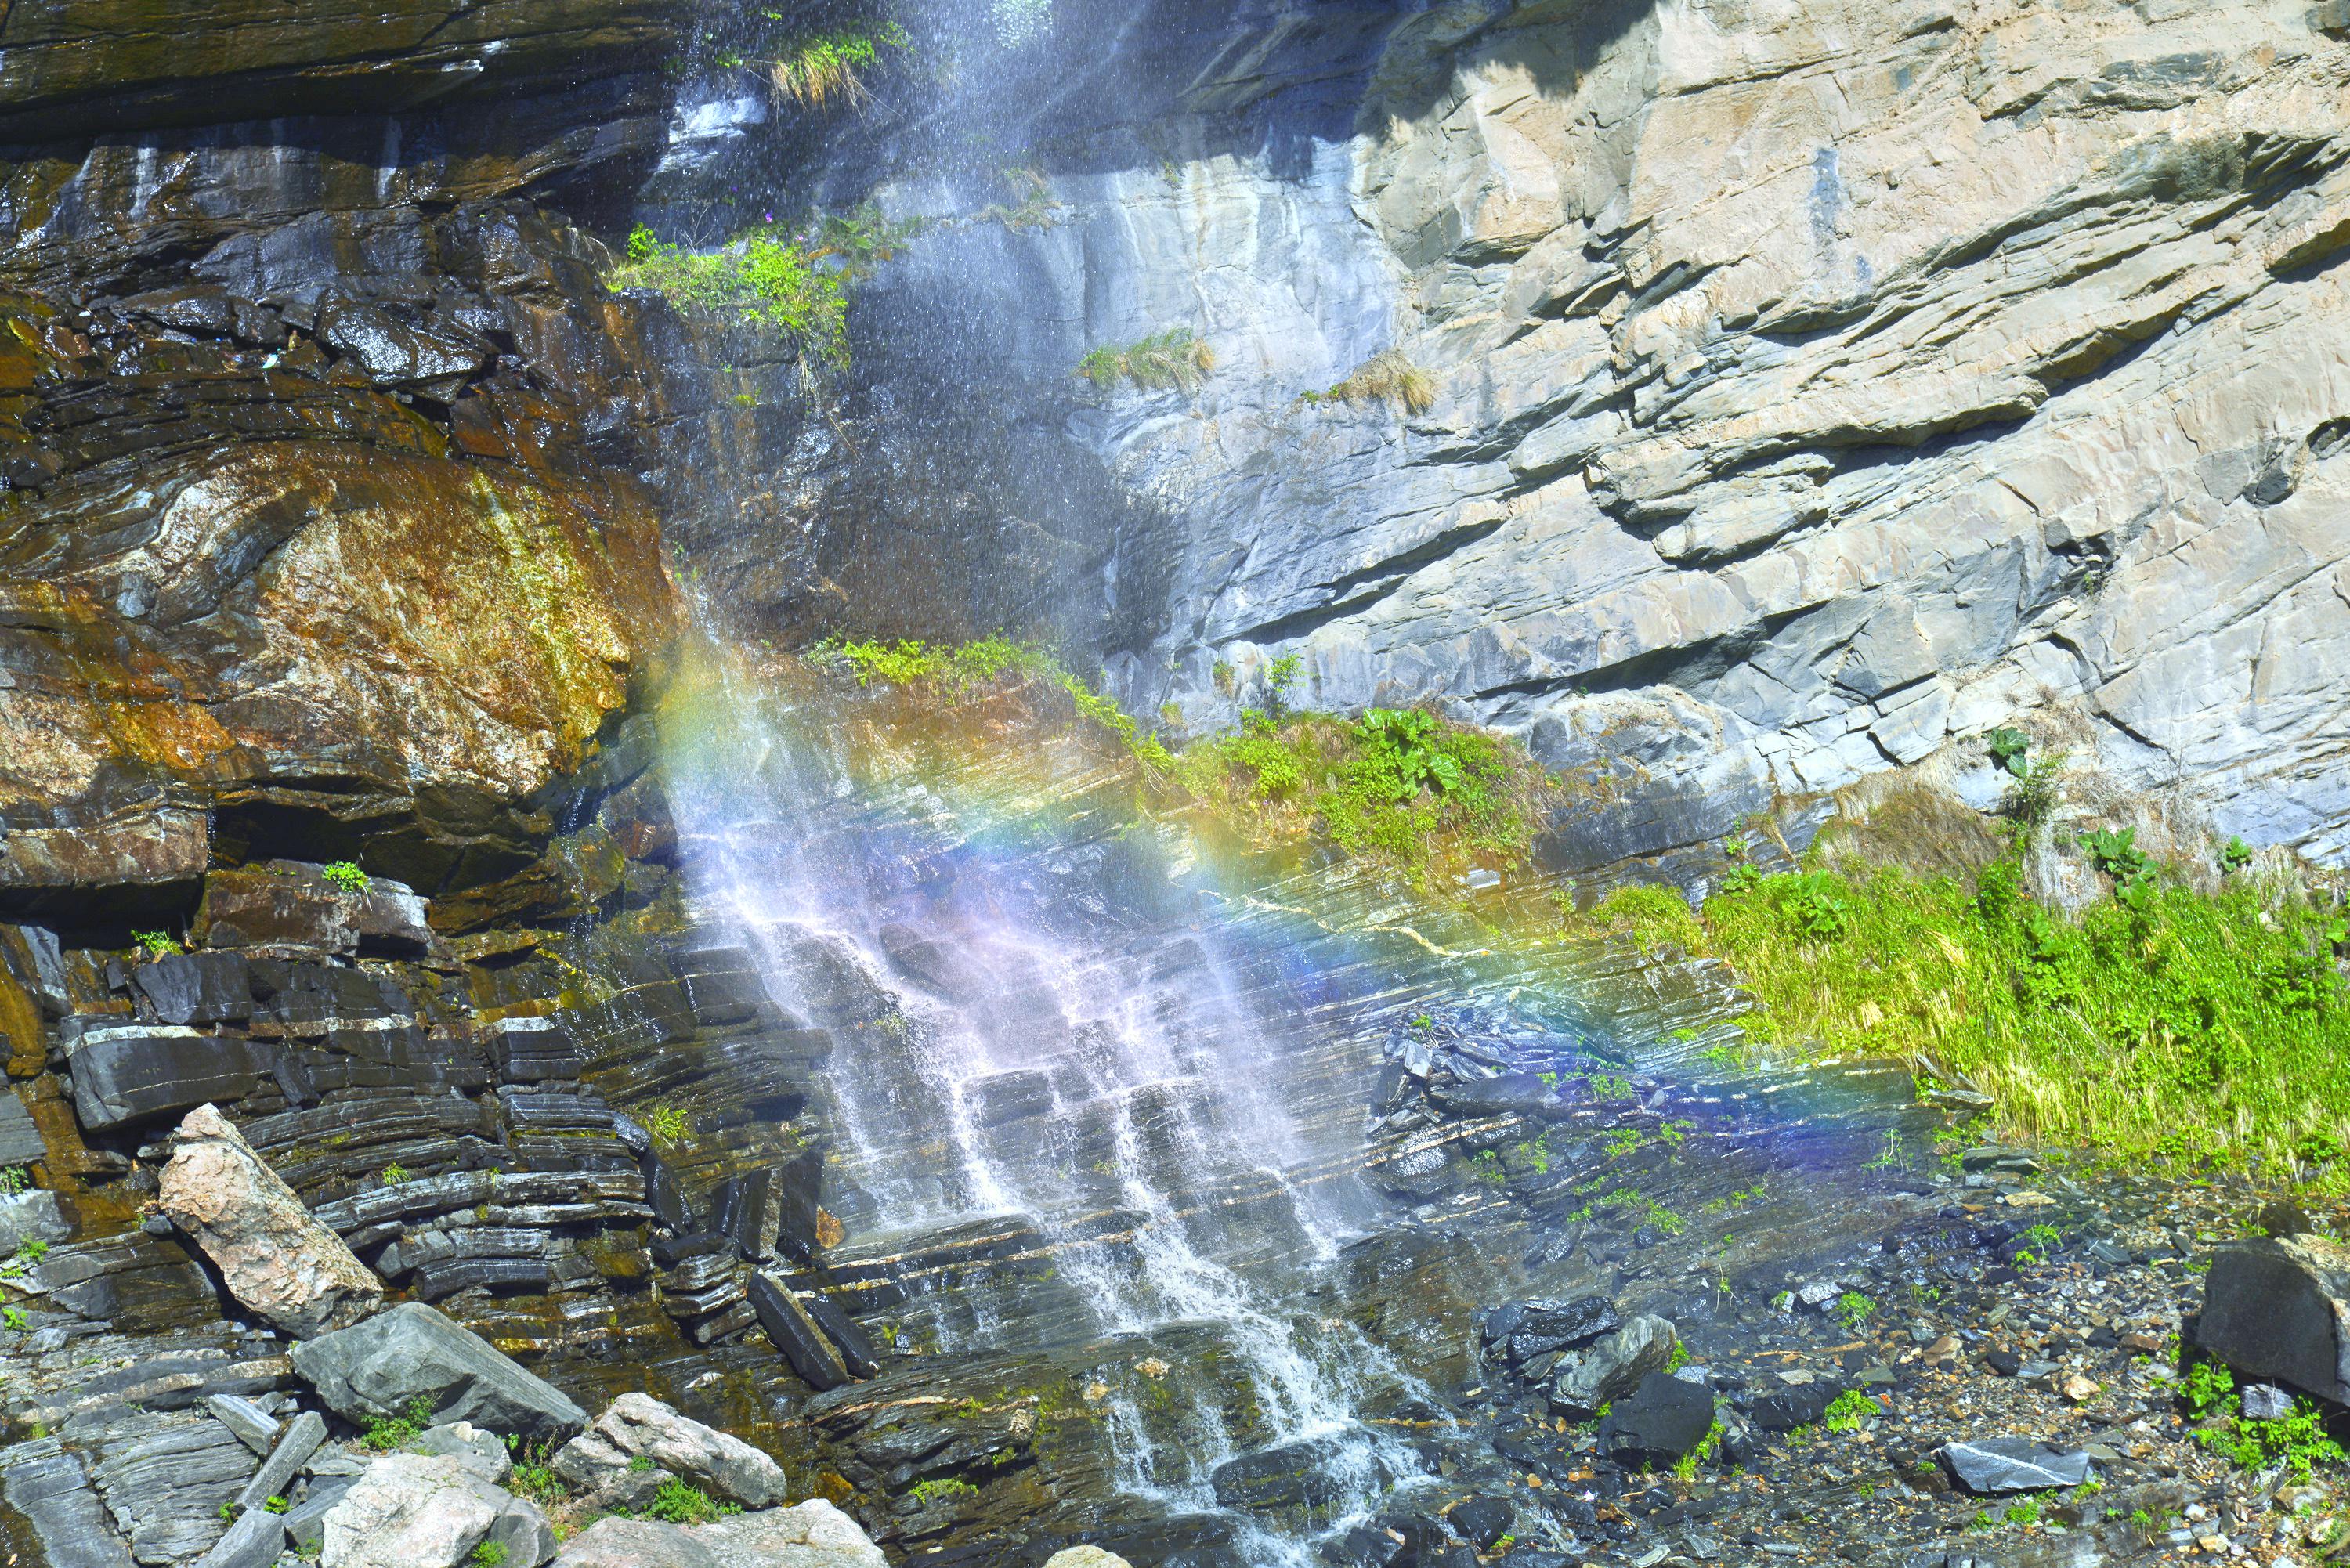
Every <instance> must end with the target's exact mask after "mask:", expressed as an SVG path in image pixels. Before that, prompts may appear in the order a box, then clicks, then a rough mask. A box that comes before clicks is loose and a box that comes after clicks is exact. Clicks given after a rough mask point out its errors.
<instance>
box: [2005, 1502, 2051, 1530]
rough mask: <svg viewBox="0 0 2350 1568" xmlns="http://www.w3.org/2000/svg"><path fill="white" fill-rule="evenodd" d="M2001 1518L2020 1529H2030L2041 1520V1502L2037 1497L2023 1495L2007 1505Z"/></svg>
mask: <svg viewBox="0 0 2350 1568" xmlns="http://www.w3.org/2000/svg"><path fill="white" fill-rule="evenodd" d="M2000 1517H2001V1519H2002V1520H2003V1521H2005V1522H2007V1523H2009V1524H2012V1525H2015V1526H2016V1527H2017V1528H2019V1529H2029V1528H2031V1527H2032V1526H2033V1525H2035V1524H2037V1523H2039V1522H2040V1517H2041V1502H2040V1500H2039V1499H2038V1498H2036V1497H2022V1498H2018V1499H2016V1500H2015V1501H2013V1502H2011V1503H2009V1504H2008V1505H2007V1510H2006V1511H2005V1512H2003V1513H2002V1514H2001V1516H2000Z"/></svg>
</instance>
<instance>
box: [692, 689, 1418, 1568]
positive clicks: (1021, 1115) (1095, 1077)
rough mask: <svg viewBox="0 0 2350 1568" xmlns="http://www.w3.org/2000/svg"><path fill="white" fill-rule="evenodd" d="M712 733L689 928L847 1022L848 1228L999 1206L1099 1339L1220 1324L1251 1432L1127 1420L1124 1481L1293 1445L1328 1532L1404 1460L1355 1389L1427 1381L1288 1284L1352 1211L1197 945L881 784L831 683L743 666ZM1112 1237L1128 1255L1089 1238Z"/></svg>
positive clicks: (978, 1334) (1009, 1333)
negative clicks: (733, 945)
mask: <svg viewBox="0 0 2350 1568" xmlns="http://www.w3.org/2000/svg"><path fill="white" fill-rule="evenodd" d="M704 718H705V722H704V723H703V724H702V726H701V727H700V728H699V730H698V731H697V732H696V733H695V735H694V737H693V742H692V743H691V744H679V743H677V742H674V741H673V742H672V745H671V753H672V754H671V760H670V763H669V771H670V774H671V798H672V800H673V802H674V804H675V808H676V810H677V811H678V813H679V826H680V829H681V836H682V838H683V840H684V841H685V842H686V843H687V844H688V845H689V846H691V847H690V852H689V853H690V860H689V865H688V871H689V876H690V878H691V886H692V887H693V889H694V894H695V898H696V901H697V904H698V906H699V907H698V909H697V914H698V916H699V917H700V919H702V920H703V921H704V922H705V923H708V924H712V925H716V926H721V927H723V928H726V929H729V931H730V940H739V941H741V942H742V943H743V944H744V945H746V946H748V947H749V948H750V949H751V950H754V952H756V953H757V954H759V955H760V957H761V958H762V960H763V961H764V968H765V971H766V973H767V976H768V978H769V985H770V990H771V992H772V993H773V995H774V998H775V1001H776V1002H777V1003H778V1004H779V1005H781V1006H782V1007H784V1008H785V1010H787V1011H788V1012H792V1013H794V1014H795V1015H797V1016H799V1017H801V1018H803V1019H806V1020H807V1021H809V1022H811V1023H816V1024H818V1025H819V1026H822V1027H825V1028H827V1029H828V1030H829V1031H831V1033H833V1036H834V1038H835V1040H836V1042H837V1044H836V1049H835V1053H834V1055H833V1056H832V1058H831V1060H830V1064H829V1068H828V1074H827V1076H828V1078H829V1080H830V1084H831V1087H832V1090H833V1092H834V1093H835V1094H836V1095H837V1132H838V1137H839V1145H838V1147H837V1148H836V1150H835V1151H834V1160H833V1167H832V1169H833V1173H834V1174H833V1175H832V1177H831V1187H830V1189H828V1198H827V1201H834V1202H838V1203H840V1204H841V1205H842V1207H843V1210H844V1212H845V1214H846V1215H847V1217H848V1219H849V1222H850V1225H851V1234H850V1237H849V1242H850V1244H851V1245H852V1246H855V1245H857V1244H858V1243H860V1242H865V1241H872V1240H873V1239H874V1238H877V1237H886V1238H889V1241H890V1242H891V1244H898V1243H901V1242H908V1241H910V1240H911V1239H913V1238H918V1237H920V1236H921V1235H923V1234H925V1233H928V1232H933V1231H941V1230H944V1229H949V1228H951V1227H954V1226H957V1225H962V1224H968V1223H971V1222H973V1221H977V1220H1010V1221H1013V1222H1015V1223H1017V1224H1019V1225H1022V1226H1025V1227H1029V1228H1032V1229H1033V1230H1034V1231H1035V1234H1036V1235H1037V1236H1038V1237H1039V1238H1040V1239H1041V1241H1042V1242H1043V1243H1044V1244H1045V1246H1047V1247H1049V1248H1051V1249H1053V1250H1054V1251H1055V1254H1056V1257H1057V1260H1058V1268H1059V1272H1060V1274H1061V1276H1062V1280H1063V1282H1064V1283H1065V1285H1066V1287H1067V1288H1068V1289H1069V1290H1071V1291H1072V1292H1073V1293H1074V1295H1075V1296H1076V1299H1077V1300H1079V1301H1080V1302H1082V1303H1084V1311H1085V1313H1086V1314H1087V1318H1088V1319H1089V1321H1088V1322H1087V1323H1086V1324H1085V1325H1084V1326H1085V1328H1086V1330H1087V1333H1089V1334H1092V1335H1095V1336H1109V1335H1118V1334H1149V1333H1150V1332H1152V1331H1154V1330H1159V1329H1162V1328H1165V1327H1167V1326H1169V1325H1171V1324H1206V1325H1211V1326H1212V1329H1213V1331H1214V1332H1215V1333H1216V1334H1218V1335H1219V1336H1220V1337H1221V1339H1222V1341H1223V1342H1224V1343H1225V1344H1227V1345H1229V1346H1230V1350H1231V1357H1232V1376H1236V1377H1238V1378H1239V1379H1241V1380H1243V1381H1244V1382H1245V1384H1246V1386H1247V1388H1246V1392H1247V1394H1248V1396H1249V1397H1250V1399H1251V1401H1252V1402H1253V1406H1254V1407H1255V1408H1256V1409H1258V1410H1259V1411H1261V1412H1262V1416H1263V1433H1262V1434H1260V1438H1259V1439H1258V1440H1251V1439H1245V1438H1243V1436H1242V1435H1241V1434H1237V1433H1235V1432H1233V1431H1232V1430H1231V1429H1229V1428H1228V1427H1227V1426H1226V1425H1225V1424H1224V1423H1223V1421H1222V1418H1221V1417H1219V1415H1218V1413H1217V1411H1216V1410H1215V1409H1214V1408H1213V1407H1208V1406H1204V1405H1203V1406H1201V1407H1198V1408H1196V1409H1194V1410H1192V1411H1191V1412H1188V1413H1187V1414H1186V1416H1185V1417H1184V1419H1185V1423H1186V1426H1185V1439H1184V1441H1183V1442H1182V1443H1181V1445H1180V1449H1170V1448H1168V1447H1166V1446H1164V1445H1161V1446H1158V1447H1154V1446H1153V1444H1152V1442H1151V1439H1150V1438H1149V1435H1148V1433H1147V1431H1146V1428H1145V1426H1144V1424H1143V1423H1142V1422H1141V1421H1140V1420H1139V1418H1137V1413H1136V1412H1135V1411H1134V1410H1133V1409H1132V1408H1131V1407H1128V1408H1125V1409H1123V1410H1121V1409H1118V1408H1117V1407H1113V1408H1112V1409H1111V1411H1110V1412H1109V1416H1110V1419H1109V1430H1110V1435H1111V1441H1112V1443H1113V1445H1114V1447H1115V1449H1116V1450H1117V1459H1118V1476H1119V1480H1120V1481H1121V1483H1122V1484H1123V1485H1124V1486H1125V1487H1126V1489H1127V1490H1128V1491H1129V1492H1130V1494H1131V1495H1133V1496H1134V1497H1136V1498H1137V1499H1139V1500H1141V1501H1144V1502H1146V1503H1150V1504H1155V1505H1157V1506H1159V1507H1160V1508H1163V1509H1167V1510H1170V1511H1176V1512H1181V1513H1196V1512H1209V1511H1219V1510H1218V1503H1217V1500H1216V1496H1215V1490H1214V1487H1213V1484H1212V1476H1213V1473H1214V1471H1215V1469H1216V1468H1217V1466H1218V1465H1220V1464H1222V1463H1224V1462H1226V1461H1227V1460H1230V1459H1232V1458H1233V1457H1235V1456H1236V1455H1238V1454H1240V1453H1242V1452H1243V1451H1244V1450H1247V1451H1253V1450H1255V1449H1265V1448H1272V1449H1283V1448H1286V1447H1289V1446H1291V1445H1306V1446H1307V1450H1306V1451H1308V1452H1310V1453H1311V1455H1312V1456H1313V1462H1314V1464H1315V1469H1316V1470H1317V1472H1318V1482H1317V1485H1318V1487H1319V1490H1318V1491H1317V1494H1316V1496H1317V1503H1318V1506H1317V1507H1316V1509H1315V1520H1316V1521H1317V1523H1318V1524H1319V1525H1320V1526H1321V1527H1322V1528H1323V1529H1325V1530H1326V1529H1329V1528H1334V1527H1337V1526H1340V1525H1343V1524H1345V1523H1347V1522H1349V1521H1353V1520H1356V1519H1358V1518H1360V1517H1362V1516H1363V1515H1365V1514H1367V1512H1368V1511H1370V1510H1371V1509H1372V1508H1373V1507H1374V1506H1375V1505H1376V1504H1378V1502H1380V1501H1384V1500H1385V1498H1386V1496H1387V1494H1388V1491H1389V1490H1390V1489H1391V1488H1392V1487H1393V1485H1394V1484H1395V1483H1396V1482H1397V1481H1398V1480H1399V1479H1401V1478H1404V1477H1408V1476H1410V1475H1412V1474H1414V1473H1416V1472H1417V1470H1418V1466H1417V1464H1416V1462H1415V1460H1414V1459H1413V1456H1412V1455H1411V1454H1410V1452H1409V1450H1408V1449H1406V1448H1405V1446H1404V1445H1403V1444H1402V1443H1401V1442H1400V1441H1399V1439H1397V1438H1394V1437H1393V1436H1391V1435H1389V1434H1388V1433H1387V1432H1385V1431H1383V1430H1381V1429H1380V1428H1377V1427H1375V1426H1372V1425H1369V1424H1367V1422H1366V1421H1365V1420H1364V1418H1363V1416H1362V1411H1361V1407H1362V1403H1363V1399H1364V1397H1365V1394H1366V1391H1367V1390H1368V1389H1371V1388H1374V1387H1376V1388H1378V1389H1382V1390H1387V1391H1390V1392H1392V1391H1395V1390H1399V1389H1402V1390H1407V1391H1419V1390H1417V1386H1416V1385H1415V1384H1414V1382H1413V1380H1412V1379H1411V1378H1410V1377H1409V1375H1408V1374H1407V1373H1405V1372H1404V1371H1402V1369H1400V1368H1399V1366H1396V1365H1395V1364H1394V1363H1393V1362H1392V1360H1391V1359H1390V1358H1388V1356H1387V1355H1385V1354H1384V1353H1383V1352H1381V1351H1379V1350H1378V1347H1376V1346H1375V1345H1372V1344H1371V1343H1370V1341H1369V1340H1368V1339H1367V1338H1366V1337H1365V1336H1364V1335H1362V1334H1360V1333H1359V1332H1358V1331H1357V1330H1355V1329H1354V1328H1353V1327H1352V1326H1351V1325H1348V1324H1339V1323H1333V1322H1330V1321H1326V1320H1324V1319H1321V1318H1319V1317H1317V1316H1315V1314H1310V1313H1305V1312H1301V1311H1300V1310H1298V1309H1297V1307H1296V1306H1295V1303H1292V1302H1290V1301H1288V1300H1285V1299H1284V1297H1285V1296H1286V1295H1287V1294H1288V1292H1287V1291H1284V1288H1283V1285H1284V1282H1292V1283H1294V1282H1298V1281H1302V1280H1303V1279H1304V1278H1305V1277H1307V1276H1308V1275H1309V1274H1310V1273H1311V1272H1312V1271H1313V1270H1314V1269H1315V1268H1316V1267H1317V1266H1318V1265H1321V1264H1324V1263H1326V1262H1329V1261H1330V1260H1331V1259H1332V1258H1334V1257H1335V1256H1336V1252H1337V1251H1338V1248H1339V1246H1340V1245H1341V1243H1342V1242H1343V1241H1345V1240H1347V1233H1346V1231H1345V1229H1344V1219H1343V1211H1344V1205H1343V1204H1341V1203H1337V1202H1334V1201H1331V1200H1329V1199H1328V1198H1327V1197H1326V1195H1323V1194H1319V1193H1316V1194H1312V1195H1309V1194H1308V1193H1307V1192H1306V1191H1304V1190H1301V1189H1300V1187H1299V1186H1298V1185H1297V1184H1296V1183H1295V1182H1293V1180H1292V1178H1291V1172H1292V1171H1295V1170H1297V1169H1300V1168H1314V1167H1318V1166H1323V1165H1327V1164H1330V1163H1333V1162H1335V1159H1336V1157H1338V1156H1339V1155H1341V1154H1342V1152H1343V1151H1341V1150H1339V1149H1336V1148H1335V1147H1330V1145H1331V1144H1332V1142H1333V1141H1334V1140H1333V1139H1332V1137H1331V1136H1330V1134H1329V1133H1328V1132H1327V1131H1321V1132H1317V1130H1316V1129H1315V1128H1311V1127H1305V1126H1303V1125H1301V1124H1300V1123H1299V1121H1298V1120H1297V1119H1296V1118H1295V1116H1292V1115H1291V1114H1290V1112H1289V1110H1288V1109H1287V1107H1286V1106H1285V1105H1284V1095H1285V1092H1286V1085H1285V1083H1284V1064H1283V1062H1282V1060H1281V1050H1280V1047H1279V1045H1278V1044H1277V1041H1276V1028H1275V1027H1274V1021H1271V1020H1268V1019H1266V1018H1264V1017H1263V1016H1261V1014H1260V1012H1259V1010H1258V1008H1257V1006H1256V1005H1255V1004H1254V1003H1253V1002H1252V1001H1251V1000H1250V996H1251V988H1250V987H1248V986H1246V985H1243V984H1241V983H1238V982H1237V981H1235V978H1234V977H1233V975H1232V973H1231V971H1230V968H1229V966H1228V965H1227V963H1226V962H1225V961H1224V960H1223V959H1222V956H1221V955H1220V954H1219V952H1218V950H1217V945H1216V940H1215V933H1214V932H1213V930H1212V929H1191V926H1192V925H1193V924H1195V923H1199V924H1202V925H1203V926H1204V922H1188V921H1187V922H1181V923H1179V924H1177V925H1175V927H1174V929H1172V930H1170V929H1166V923H1165V922H1155V923H1154V922H1142V921H1137V920H1132V919H1124V918H1121V916H1120V914H1119V913H1118V912H1117V911H1113V910H1109V909H1106V908H1102V907H1101V906H1100V905H1099V904H1098V902H1097V900H1096V899H1095V898H1093V896H1092V894H1091V893H1090V892H1088V891H1085V890H1078V891H1076V892H1074V893H1072V892H1066V891H1057V890H1055V888H1052V887H1051V886H1049V885H1044V886H1040V882H1042V883H1045V884H1049V883H1050V881H1051V879H1052V871H1051V867H1052V864H1053V860H1054V855H1053V854H1052V853H1051V852H1049V851H1048V852H1047V853H1045V855H1044V857H1043V861H1042V864H1043V866H1044V867H1045V871H1044V874H1043V876H1042V877H1039V875H1038V874H1037V873H1038V868H1039V861H1038V859H1037V857H1035V856H1034V855H1026V856H1023V855H1003V854H999V853H996V852H994V851H993V850H992V849H991V848H990V847H989V846H986V845H984V844H983V843H981V842H979V841H977V839H975V838H974V837H973V836H972V834H971V833H970V832H968V831H967V830H966V829H965V827H964V826H963V825H962V822H961V821H960V820H959V819H958V818H957V817H956V816H955V815H954V814H953V813H951V811H950V810H949V809H948V808H947V806H946V805H945V803H944V802H943V801H942V800H941V797H940V796H939V795H938V794H935V793H933V791H932V790H931V787H930V786H929V785H927V784H923V783H921V782H920V780H918V779H915V778H911V777H907V776H903V775H894V776H893V775H891V774H888V773H887V772H886V771H885V772H884V773H883V774H881V775H880V776H873V770H872V769H871V768H870V767H869V766H860V765H859V763H858V759H856V758H855V757H853V756H852V755H851V750H850V747H849V746H848V745H847V742H845V741H844V740H843V739H842V732H843V728H844V726H843V724H842V723H841V716H840V714H839V713H838V712H837V711H832V710H831V709H830V708H829V706H828V705H827V703H826V702H825V701H823V699H822V698H821V697H816V698H805V697H788V696H780V695H777V694H773V693H762V692H761V691H759V690H758V688H757V687H756V685H755V684H754V683H753V682H751V681H749V680H747V678H745V677H743V675H741V674H740V673H739V672H736V673H734V674H732V675H730V676H729V677H727V684H726V686H725V688H724V696H723V700H721V701H716V702H713V703H711V704H709V705H708V707H707V710H706V712H705V715H704ZM1344 1131H1345V1133H1346V1135H1347V1137H1349V1138H1352V1137H1357V1136H1358V1135H1359V1131H1360V1118H1359V1116H1357V1118H1356V1120H1355V1122H1354V1124H1353V1126H1351V1127H1347V1128H1345V1129H1344ZM842 1189H853V1190H849V1191H847V1193H846V1194H845V1195H841V1196H833V1195H832V1194H841V1193H842ZM1106 1231H1107V1232H1110V1233H1114V1234H1116V1235H1117V1236H1118V1237H1120V1238H1129V1240H1127V1241H1125V1242H1124V1244H1121V1245H1118V1246H1115V1247H1113V1246H1106V1245H1102V1244H1100V1238H1101V1237H1102V1236H1103V1234H1104V1233H1105V1232H1106ZM874 1244H877V1245H879V1244H880V1243H879V1242H875V1243H874ZM1045 1332H1055V1331H1053V1330H1048V1329H1046V1328H1045V1327H1041V1326H1040V1325H1038V1324H1029V1323H1024V1322H1021V1321H1007V1320H1006V1319H1004V1318H1003V1317H1002V1316H1000V1315H997V1314H991V1313H989V1312H988V1311H987V1310H985V1307H984V1304H983V1303H982V1304H981V1306H980V1308H979V1310H976V1311H974V1312H973V1313H972V1314H968V1316H967V1317H966V1318H965V1319H964V1320H962V1326H961V1328H960V1331H959V1334H958V1335H957V1336H956V1337H955V1338H954V1339H953V1340H952V1341H951V1342H950V1343H945V1344H942V1345H941V1346H940V1348H941V1349H951V1350H952V1351H955V1352H958V1353H978V1354H984V1353H988V1352H995V1351H1005V1350H1014V1349H1020V1350H1028V1349H1035V1348H1038V1346H1037V1345H1035V1343H1034V1341H1035V1337H1036V1335H1037V1334H1039V1333H1045ZM1421 1392H1424V1391H1421ZM1234 1523H1235V1528H1236V1530H1237V1532H1238V1538H1239V1541H1240V1542H1241V1544H1242V1546H1243V1550H1244V1551H1246V1552H1248V1553H1249V1555H1250V1557H1251V1560H1253V1561H1255V1562H1260V1563H1267V1564H1283V1565H1289V1564H1299V1565H1302V1564H1304V1563H1307V1562H1308V1561H1309V1560H1310V1559H1309V1556H1308V1550H1309V1547H1308V1542H1307V1540H1306V1539H1304V1538H1297V1537H1287V1536H1283V1535H1280V1534H1277V1533H1274V1532H1272V1531H1270V1530H1268V1529H1266V1528H1264V1527H1263V1526H1262V1525H1261V1524H1259V1523H1258V1522H1256V1521H1254V1520H1253V1519H1251V1518H1248V1517H1245V1516H1235V1517H1234Z"/></svg>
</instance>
